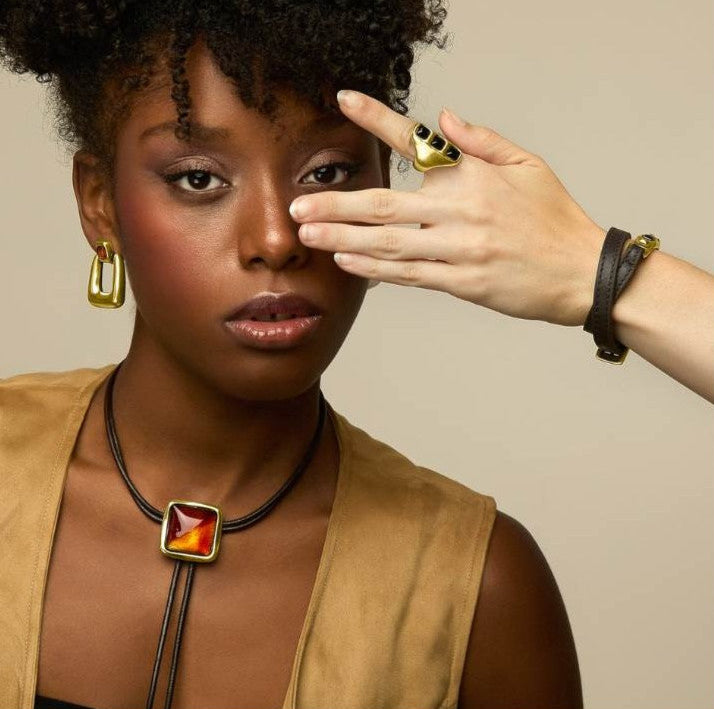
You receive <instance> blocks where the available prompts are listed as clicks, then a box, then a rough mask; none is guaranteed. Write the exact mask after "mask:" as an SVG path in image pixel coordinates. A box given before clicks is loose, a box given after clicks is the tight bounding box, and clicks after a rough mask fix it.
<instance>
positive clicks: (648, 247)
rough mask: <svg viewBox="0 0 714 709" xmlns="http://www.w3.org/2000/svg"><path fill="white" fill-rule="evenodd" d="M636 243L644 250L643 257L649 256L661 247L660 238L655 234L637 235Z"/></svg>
mask: <svg viewBox="0 0 714 709" xmlns="http://www.w3.org/2000/svg"><path fill="white" fill-rule="evenodd" d="M635 245H636V246H639V247H640V248H641V249H642V250H643V251H644V253H643V254H642V258H647V257H648V256H649V255H650V254H651V253H652V252H653V251H655V250H657V249H658V248H659V239H658V238H657V237H656V236H655V235H654V234H640V235H639V236H636V237H635Z"/></svg>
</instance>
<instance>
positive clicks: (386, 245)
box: [382, 228, 400, 256]
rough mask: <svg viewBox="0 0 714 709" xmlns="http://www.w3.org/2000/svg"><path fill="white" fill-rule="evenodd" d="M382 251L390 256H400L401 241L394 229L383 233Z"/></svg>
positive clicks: (385, 230) (388, 229)
mask: <svg viewBox="0 0 714 709" xmlns="http://www.w3.org/2000/svg"><path fill="white" fill-rule="evenodd" d="M382 250H383V252H384V253H385V254H387V255H389V256H398V255H399V251H400V240H399V237H398V236H397V233H396V231H395V230H394V229H392V228H387V229H384V231H383V232H382Z"/></svg>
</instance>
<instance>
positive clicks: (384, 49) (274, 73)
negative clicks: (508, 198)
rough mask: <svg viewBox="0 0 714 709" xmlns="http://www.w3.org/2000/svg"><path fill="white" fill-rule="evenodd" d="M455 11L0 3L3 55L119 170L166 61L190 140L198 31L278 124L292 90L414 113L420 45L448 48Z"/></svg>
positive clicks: (355, 2)
mask: <svg viewBox="0 0 714 709" xmlns="http://www.w3.org/2000/svg"><path fill="white" fill-rule="evenodd" d="M446 12H447V11H446V9H445V7H444V0H259V1H256V0H74V1H73V0H2V1H1V2H0V61H1V62H2V63H3V64H4V65H5V66H7V67H8V68H9V69H10V70H11V71H13V72H16V73H26V72H32V73H34V74H35V76H36V78H37V80H38V81H41V82H48V83H49V84H50V85H51V88H52V97H53V103H54V106H55V109H56V115H57V129H58V132H59V135H60V136H61V137H62V138H63V139H65V140H66V141H68V142H69V143H70V144H71V145H73V146H75V147H81V148H84V149H86V150H89V151H90V152H92V153H94V154H95V155H98V156H99V157H101V158H102V159H103V160H104V161H105V162H106V163H107V165H109V166H110V165H111V164H112V162H113V156H112V144H113V135H114V130H115V129H116V124H117V121H118V120H119V117H120V116H121V115H122V112H123V111H124V110H126V109H127V107H128V106H129V105H130V99H131V97H132V95H134V92H136V91H137V90H138V89H141V88H142V87H146V86H148V85H149V84H150V83H151V79H152V76H154V75H155V73H156V71H157V68H158V67H159V65H160V63H161V62H164V63H165V64H164V66H165V67H167V68H168V70H169V72H170V75H171V81H172V86H171V88H170V91H171V97H172V99H173V101H174V103H175V105H176V111H177V121H176V136H177V137H178V138H179V139H183V138H186V137H188V136H189V135H190V108H191V100H190V93H189V85H188V81H187V79H186V72H185V62H186V53H187V51H188V49H189V48H190V47H191V46H192V45H193V43H194V42H195V41H196V40H197V39H198V38H199V37H200V38H202V39H203V40H204V41H205V43H206V46H207V47H208V48H209V49H210V50H211V52H212V53H213V55H214V56H215V58H216V61H217V63H218V65H219V66H220V68H221V71H222V72H223V73H224V74H225V75H226V76H227V77H229V78H230V79H231V80H232V82H233V83H234V85H235V86H236V90H237V92H238V94H239V96H240V98H241V100H242V101H243V102H244V103H245V105H246V106H249V107H254V108H256V109H257V110H258V111H259V112H261V113H262V114H263V115H266V116H268V117H269V118H270V119H271V120H272V119H273V118H274V116H275V113H276V109H277V100H276V98H275V95H274V90H275V89H277V88H285V87H287V88H292V89H294V90H295V91H296V92H297V94H298V95H299V96H301V97H304V98H306V99H307V100H309V101H310V102H311V103H312V104H313V105H315V106H316V107H317V108H318V109H319V110H321V111H324V110H338V109H335V108H334V106H331V105H330V103H329V102H328V101H327V99H326V93H325V90H326V89H329V90H330V91H331V92H333V93H334V91H335V90H336V89H337V88H353V89H357V90H359V91H362V92H364V93H367V94H369V95H371V96H374V97H375V98H377V99H379V100H380V101H383V102H384V103H386V104H387V105H389V106H391V107H392V108H393V109H394V110H395V111H397V112H399V113H402V114H405V113H406V112H407V104H406V100H407V98H408V95H409V86H410V83H411V75H410V69H411V66H412V63H413V61H414V45H415V44H416V43H421V44H423V45H428V44H435V45H436V46H437V47H438V48H439V49H443V48H444V46H445V45H446V42H447V40H448V35H447V34H444V33H443V32H442V26H443V24H444V20H445V17H446ZM110 86H112V87H114V89H118V91H115V92H114V93H112V100H111V101H109V100H108V99H107V97H108V89H109V87H110ZM258 87H260V91H259V90H258ZM116 97H118V101H117V100H116Z"/></svg>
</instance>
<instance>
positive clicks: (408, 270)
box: [402, 261, 421, 285]
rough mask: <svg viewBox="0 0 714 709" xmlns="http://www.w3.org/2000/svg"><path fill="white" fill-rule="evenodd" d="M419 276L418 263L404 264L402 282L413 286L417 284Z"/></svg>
mask: <svg viewBox="0 0 714 709" xmlns="http://www.w3.org/2000/svg"><path fill="white" fill-rule="evenodd" d="M420 276H421V268H420V266H419V264H418V263H416V262H414V261H409V262H407V263H405V264H404V270H403V271H402V281H403V282H404V283H408V284H410V285H415V284H417V283H419V280H420Z"/></svg>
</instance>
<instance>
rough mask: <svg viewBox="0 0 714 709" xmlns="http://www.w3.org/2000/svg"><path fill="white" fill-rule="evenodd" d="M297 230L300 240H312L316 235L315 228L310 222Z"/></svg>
mask: <svg viewBox="0 0 714 709" xmlns="http://www.w3.org/2000/svg"><path fill="white" fill-rule="evenodd" d="M298 231H299V234H300V239H301V240H302V241H314V240H315V237H316V236H317V234H316V229H315V227H314V225H312V224H303V225H301V227H300V229H299V230H298Z"/></svg>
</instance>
